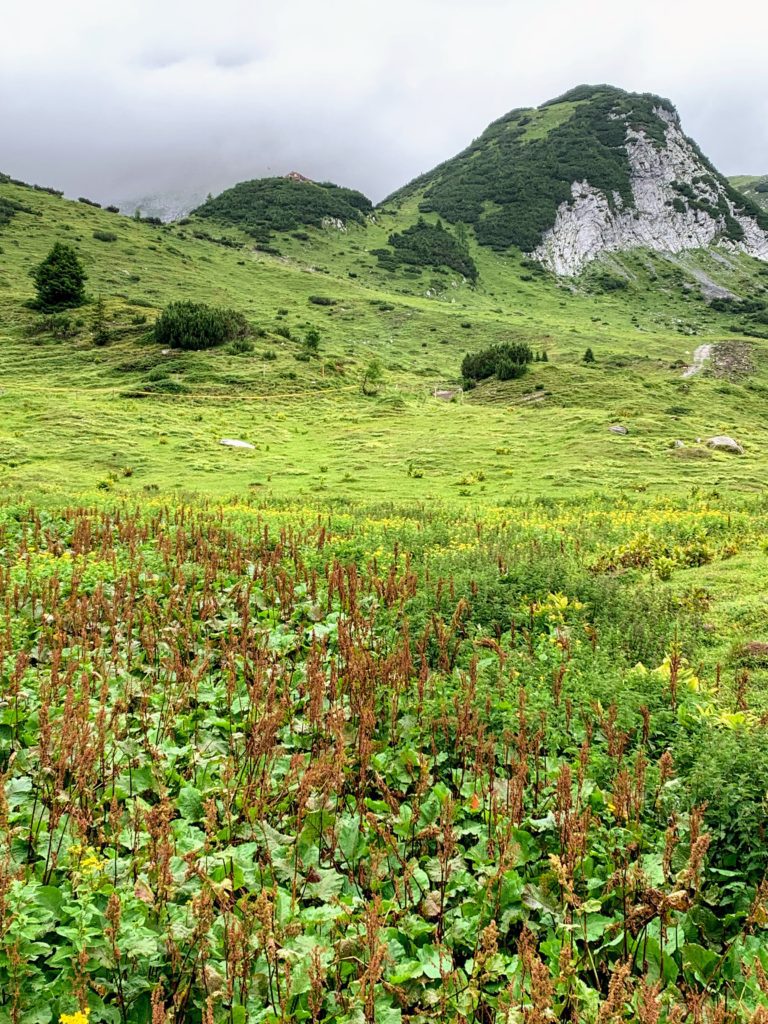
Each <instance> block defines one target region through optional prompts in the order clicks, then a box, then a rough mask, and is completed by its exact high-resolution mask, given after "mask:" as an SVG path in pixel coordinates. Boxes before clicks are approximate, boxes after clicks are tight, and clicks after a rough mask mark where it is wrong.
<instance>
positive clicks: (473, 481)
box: [0, 185, 768, 502]
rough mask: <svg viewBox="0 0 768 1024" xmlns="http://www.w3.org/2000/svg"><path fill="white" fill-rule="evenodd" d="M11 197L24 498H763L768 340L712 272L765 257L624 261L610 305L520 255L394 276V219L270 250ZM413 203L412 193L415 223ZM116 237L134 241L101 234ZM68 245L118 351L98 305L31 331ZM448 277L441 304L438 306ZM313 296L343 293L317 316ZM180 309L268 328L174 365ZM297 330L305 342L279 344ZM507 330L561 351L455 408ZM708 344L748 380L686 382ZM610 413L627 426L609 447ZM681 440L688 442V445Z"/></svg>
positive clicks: (11, 470)
mask: <svg viewBox="0 0 768 1024" xmlns="http://www.w3.org/2000/svg"><path fill="white" fill-rule="evenodd" d="M0 189H1V190H2V193H3V194H4V195H6V194H7V195H9V196H12V197H15V198H17V199H19V198H20V199H21V200H22V201H23V202H24V203H25V204H27V205H28V206H29V207H30V208H31V209H33V210H35V211H36V212H37V213H38V214H40V215H39V216H35V215H31V214H24V213H19V214H17V215H16V216H15V217H14V219H13V220H12V221H11V223H10V224H9V225H7V226H6V227H5V228H4V229H3V230H2V233H0V246H2V249H3V252H2V254H0V332H2V338H1V342H2V346H3V360H2V364H1V365H0V389H2V395H0V403H2V408H3V412H4V415H3V420H2V426H1V427H0V429H2V444H1V445H0V467H1V468H0V473H1V474H2V476H1V477H0V480H1V481H2V484H3V486H4V487H5V488H6V489H7V490H10V491H12V492H15V493H23V492H24V491H25V490H27V489H28V488H34V489H35V490H36V491H38V492H39V493H41V494H45V493H49V494H52V495H54V496H55V495H57V494H67V493H81V492H83V491H87V490H93V489H94V488H95V487H98V486H99V485H101V486H102V487H104V486H110V487H111V488H112V489H116V490H119V491H121V492H125V493H130V494H137V493H141V492H142V490H143V488H150V489H151V488H154V487H161V488H163V489H167V488H169V487H173V488H177V489H179V490H180V491H183V492H185V493H201V494H216V495H220V494H243V493H247V492H248V490H249V489H253V488H259V489H260V490H261V491H263V492H264V493H267V494H270V495H274V496H277V497H282V496H287V495H291V496H293V495H302V494H314V493H316V491H317V490H318V488H321V489H327V490H329V491H330V492H331V493H332V494H333V495H334V496H336V497H341V498H358V497H365V496H372V497H377V496H382V497H383V496H393V495H402V496H403V497H408V498H412V497H413V498H424V499H433V498H441V499H447V498H454V497H456V498H458V497H464V498H466V497H472V496H476V495H479V494H483V495H484V496H486V497H488V498H489V499H490V500H491V501H493V502H504V501H508V500H514V499H517V498H518V497H519V496H521V495H533V494H553V495H557V494H575V493H584V492H588V491H590V490H592V489H595V488H598V489H603V488H604V487H605V486H606V485H607V486H609V487H610V488H611V489H614V490H622V489H627V488H630V489H633V488H642V489H649V490H650V491H651V492H654V491H655V492H664V493H666V492H667V491H668V490H669V489H673V490H674V491H676V492H678V493H685V492H686V491H687V490H688V489H690V487H692V486H696V487H702V486H703V487H724V488H729V489H736V490H743V491H749V490H755V489H759V487H760V486H761V482H762V479H763V477H764V474H765V470H766V468H767V466H768V464H767V463H766V461H765V452H766V450H768V449H766V434H765V427H764V422H763V417H762V416H761V410H762V408H763V405H764V401H765V396H766V394H768V392H766V390H765V389H766V387H768V383H767V381H768V378H766V362H765V358H764V353H763V348H764V346H763V344H762V342H761V341H760V340H759V339H755V338H740V336H739V335H738V334H734V333H732V325H733V317H732V316H729V315H727V314H719V313H716V312H714V311H713V310H711V309H710V308H709V306H708V305H707V303H706V302H704V301H703V300H702V298H701V295H700V293H699V290H698V285H697V283H696V278H695V277H694V276H693V274H694V273H697V274H699V275H701V274H702V273H706V274H708V275H709V276H710V277H711V278H713V279H715V280H716V281H717V282H718V283H719V284H721V285H723V286H725V287H729V288H732V289H733V290H734V291H735V292H736V293H737V294H742V295H755V294H758V293H759V291H760V289H762V288H763V287H764V284H763V281H764V280H765V278H764V277H761V276H760V274H759V273H758V271H759V269H760V268H759V265H758V264H756V263H754V262H753V261H750V260H748V259H746V258H741V259H736V258H735V257H728V258H727V260H726V263H725V265H724V264H723V262H722V261H720V260H717V259H716V258H715V257H714V256H712V255H709V254H706V253H701V254H694V255H689V256H686V257H685V258H682V257H681V258H680V260H679V263H680V266H673V265H671V264H669V263H665V262H664V261H663V260H660V259H658V258H655V257H651V256H650V255H643V254H638V255H636V256H632V257H624V258H623V260H622V263H621V264H620V265H619V264H617V267H618V270H619V271H620V272H621V273H622V274H625V275H626V276H627V278H628V280H629V282H630V284H629V287H628V288H627V289H625V290H624V291H621V292H618V293H613V294H612V295H610V296H608V295H601V294H595V293H594V291H592V290H591V289H590V286H589V279H588V278H587V281H586V282H584V283H581V284H580V286H579V287H578V288H577V289H576V290H575V291H573V290H571V289H572V286H570V285H562V284H560V283H558V282H557V281H556V280H555V279H554V278H550V277H549V276H548V275H538V274H532V273H531V272H530V270H529V269H528V268H527V267H526V266H525V265H524V264H523V263H522V262H521V261H520V260H518V259H515V258H512V257H510V258H502V257H498V256H495V255H493V254H489V253H488V252H487V251H485V250H478V251H477V252H476V253H475V257H476V260H477V262H478V264H479V266H480V268H481V276H480V285H479V287H478V288H477V289H473V288H471V287H469V286H468V285H466V284H463V283H459V282H458V281H455V280H453V279H452V278H451V276H450V275H442V278H441V276H440V275H430V274H429V272H425V275H426V276H424V275H423V277H424V279H420V280H419V281H418V282H417V283H414V279H413V278H411V279H409V278H408V277H407V275H391V274H389V273H387V272H385V271H382V270H380V269H378V265H377V263H376V260H375V259H374V258H373V257H371V256H370V254H369V253H368V252H367V251H366V250H369V249H372V248H376V247H377V245H380V244H382V242H383V241H385V240H386V237H387V234H388V232H389V230H390V226H389V225H388V222H387V215H386V214H378V215H377V216H378V220H379V221H380V223H378V224H376V225H373V226H371V227H369V228H367V229H362V228H361V229H354V230H353V229H350V231H349V232H348V233H347V234H344V235H342V234H340V233H338V232H327V231H326V232H321V231H313V232H311V233H310V238H311V240H310V241H309V242H304V241H298V240H296V239H293V238H292V237H290V236H288V237H286V238H282V237H281V238H280V239H279V249H280V252H281V253H282V255H280V256H275V255H270V254H264V253H259V252H254V251H252V249H251V248H248V247H245V246H244V247H243V248H242V249H231V248H228V247H225V246H222V245H220V244H216V243H214V242H211V241H208V240H206V239H199V238H195V237H193V233H194V231H198V233H200V229H199V228H198V227H196V226H195V225H194V223H193V224H191V225H187V226H181V227H179V226H174V227H172V228H157V227H153V226H150V225H145V224H139V223H136V222H134V221H132V220H129V219H127V218H121V217H119V216H115V215H112V214H108V213H105V212H104V211H101V210H97V209H93V208H91V207H88V206H86V205H84V204H76V203H66V202H64V201H62V200H60V199H58V198H56V197H53V196H49V195H47V194H45V193H37V192H32V191H30V190H29V189H18V188H15V187H13V186H10V185H4V186H0ZM415 211H416V202H415V200H414V201H413V211H412V212H413V217H414V219H415V216H416V213H415ZM406 216H407V211H406ZM106 228H109V230H111V231H113V233H114V234H116V235H117V236H118V237H117V241H115V242H107V243H105V242H101V241H98V240H96V239H94V238H93V232H94V231H96V230H105V229H106ZM205 233H208V234H211V226H210V224H208V223H206V224H205ZM224 236H226V232H223V233H221V237H224ZM55 238H59V239H63V240H69V241H70V242H72V243H73V244H75V245H76V247H78V249H79V251H81V253H82V255H83V259H84V261H85V263H86V266H87V269H88V272H89V275H90V279H89V282H88V287H89V290H90V292H91V294H92V295H94V296H97V295H101V296H103V298H104V300H105V302H106V305H107V309H108V317H109V321H110V330H111V334H112V340H111V341H110V344H108V345H107V346H105V347H103V348H98V347H96V346H94V344H93V342H92V340H91V336H90V331H89V318H90V317H91V315H92V314H91V312H90V310H89V307H84V308H83V309H82V310H80V311H78V312H77V313H76V314H74V315H73V319H74V321H75V326H74V327H73V332H74V336H73V337H68V338H63V339H56V338H55V337H52V336H51V335H50V333H45V332H44V331H43V332H41V333H39V334H36V335H31V334H30V332H31V331H33V330H35V324H36V322H38V321H39V320H40V318H39V317H38V316H37V315H36V314H34V313H33V312H32V311H30V310H27V309H26V308H25V307H24V305H23V302H24V300H26V299H28V298H29V297H30V296H31V294H32V289H31V282H30V281H29V280H28V277H27V271H28V270H29V269H30V267H31V266H32V265H34V264H35V263H36V262H38V261H39V260H40V259H41V258H42V256H43V255H45V253H46V252H47V250H48V248H49V247H50V244H51V242H52V241H53V240H54V239H55ZM241 241H244V239H241ZM276 244H277V243H276ZM350 267H356V268H357V269H356V270H353V271H352V272H353V273H357V274H358V277H357V278H355V279H352V278H350V277H349V276H348V268H350ZM686 275H688V276H686ZM432 276H434V277H435V278H436V279H437V280H434V281H433V280H431V277H432ZM652 277H655V280H652ZM681 281H683V282H684V283H688V284H689V285H692V287H691V288H690V290H688V291H686V290H685V289H684V288H682V287H681V285H680V282H681ZM430 285H434V290H435V292H436V295H435V297H432V298H427V297H425V293H426V291H431V290H432V289H431V288H430V287H429V286H430ZM454 285H455V287H454ZM438 289H440V290H438ZM313 296H318V297H325V298H330V299H332V300H333V301H334V302H335V303H336V304H335V305H332V306H327V307H323V306H319V305H315V304H313V303H311V302H310V301H309V300H310V298H311V297H313ZM175 298H193V299H200V300H206V301H210V302H213V303H220V304H227V305H234V306H235V307H236V308H238V309H241V310H242V311H243V312H245V313H246V315H247V316H248V318H249V320H250V321H251V322H252V324H253V325H254V327H256V328H258V329H260V330H261V331H263V332H264V336H263V337H258V338H256V339H255V348H254V352H253V353H252V354H250V355H245V356H243V355H239V356H238V355H232V354H229V353H228V352H227V351H226V350H218V351H214V352H208V353H182V354H177V355H173V356H164V355H162V354H161V353H160V351H159V350H158V347H157V346H156V345H155V344H154V343H153V342H152V341H151V340H148V338H147V335H148V326H147V325H149V324H151V322H152V319H153V318H154V315H155V313H156V311H157V310H158V309H160V308H162V306H163V305H165V303H166V302H168V301H170V300H172V299H175ZM281 311H284V312H281ZM145 317H146V321H145V322H143V318H145ZM136 321H142V322H136ZM310 326H314V327H316V328H317V329H318V330H319V332H320V334H321V339H322V340H321V346H320V354H319V358H317V359H312V360H310V361H309V362H301V361H299V360H297V358H296V357H297V355H300V352H301V344H300V341H301V338H302V337H303V335H304V334H305V333H306V330H307V329H308V328H309V327H310ZM285 328H287V329H288V332H289V333H290V335H291V336H292V338H293V339H296V340H287V339H285V338H282V337H280V336H279V335H278V334H277V333H276V332H277V331H278V330H279V329H283V330H284V329H285ZM509 339H524V340H526V341H528V342H529V343H530V344H531V346H532V347H533V348H534V349H535V350H536V351H542V350H546V351H547V354H548V357H549V362H548V363H544V364H534V366H533V367H532V369H531V371H530V372H529V374H528V375H527V376H526V377H525V378H524V379H523V380H522V381H517V382H512V383H509V384H507V385H503V386H495V387H494V386H491V387H481V388H479V389H478V390H477V391H475V392H473V393H471V394H468V395H466V396H465V397H464V399H463V400H462V401H460V402H455V403H450V404H447V403H444V402H442V401H441V400H439V399H436V398H434V397H433V391H434V389H435V387H437V386H440V385H443V386H449V387H451V386H453V385H454V384H455V383H456V382H457V381H458V380H459V366H460V363H461V358H462V356H463V354H464V353H465V352H466V351H468V350H471V349H472V348H478V347H482V346H483V345H487V344H489V343H493V342H497V341H500V340H509ZM705 342H711V343H714V344H720V345H723V346H725V348H724V351H725V352H726V353H727V351H728V347H729V346H730V347H732V346H733V344H734V342H737V343H738V342H741V343H742V345H746V346H748V348H747V349H745V351H746V352H747V353H748V363H751V369H750V372H748V373H742V374H741V375H739V374H736V375H734V374H731V375H728V374H727V373H726V375H725V376H723V375H717V374H713V373H712V372H711V366H710V367H709V368H707V369H706V370H705V372H703V373H702V374H701V375H700V376H698V377H696V378H693V379H690V380H682V379H681V374H682V367H683V366H684V365H685V363H686V362H688V361H689V360H690V359H691V358H692V352H693V350H694V348H695V347H696V346H697V345H699V344H702V343H705ZM587 347H591V348H592V349H593V351H594V352H595V355H596V360H597V362H596V363H595V364H594V365H593V366H591V367H588V366H585V365H584V364H583V363H582V362H581V357H582V355H583V353H584V351H585V350H586V348H587ZM265 355H267V356H268V358H264V357H265ZM374 357H375V358H379V359H380V360H381V361H382V364H383V366H384V381H383V384H382V387H381V390H380V393H379V394H378V396H376V397H374V398H366V397H364V396H363V395H362V394H361V389H360V379H361V375H362V372H363V369H364V367H365V366H366V364H367V363H368V362H369V361H370V359H371V358H374ZM542 392H543V394H542ZM129 396H136V397H129ZM142 396H143V397H142ZM531 396H533V398H532V397H531ZM150 399H151V400H150ZM614 422H621V423H623V424H625V425H626V426H627V428H628V429H629V434H628V435H627V436H626V437H617V436H615V435H612V434H610V433H609V431H608V427H609V426H610V425H611V424H612V423H614ZM723 433H725V434H730V435H732V436H735V437H736V438H737V439H738V440H739V441H740V442H741V443H742V444H743V445H744V447H745V450H746V455H745V456H744V457H743V458H740V459H738V458H733V457H730V456H727V455H722V454H719V453H718V454H710V453H707V452H705V451H703V450H701V448H700V446H697V445H696V438H704V439H706V438H708V437H710V436H712V435H714V434H723ZM226 436H235V437H242V438H244V439H245V440H249V441H250V442H251V443H253V444H254V445H256V446H257V448H256V450H255V451H253V452H245V451H226V450H224V449H222V448H221V447H220V446H219V444H218V442H219V440H220V439H221V438H222V437H226ZM308 439H310V440H311V443H308ZM678 439H679V440H683V441H684V442H685V443H686V445H687V446H688V449H689V450H688V451H686V452H684V453H682V452H681V451H674V450H673V448H672V445H673V443H674V441H675V440H678ZM126 469H129V470H131V471H132V472H131V475H130V476H125V475H123V474H124V471H125V470H126ZM414 470H417V471H418V472H419V473H420V474H421V475H418V476H414V473H413V471H414Z"/></svg>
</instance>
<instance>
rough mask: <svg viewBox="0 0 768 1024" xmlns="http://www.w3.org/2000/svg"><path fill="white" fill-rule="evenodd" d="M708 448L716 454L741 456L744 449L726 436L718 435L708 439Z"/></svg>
mask: <svg viewBox="0 0 768 1024" xmlns="http://www.w3.org/2000/svg"><path fill="white" fill-rule="evenodd" d="M707 447H708V448H714V449H715V451H718V452H730V453H731V454H732V455H743V454H744V449H743V448H742V447H741V445H740V444H739V442H738V441H735V440H734V439H733V438H732V437H728V436H727V435H726V434H718V435H717V436H716V437H710V439H709V440H708V441H707Z"/></svg>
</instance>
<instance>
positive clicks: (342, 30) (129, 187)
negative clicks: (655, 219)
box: [0, 0, 768, 201]
mask: <svg viewBox="0 0 768 1024" xmlns="http://www.w3.org/2000/svg"><path fill="white" fill-rule="evenodd" d="M731 14H732V15H733V20H732V21H730V20H729V17H730V15H731ZM767 39H768V2H766V0H742V2H741V3H740V4H738V5H735V4H734V5H732V6H722V5H720V4H718V5H717V6H716V5H715V4H714V3H713V2H712V0H709V2H707V0H696V2H693V0H644V2H642V3H631V4H630V3H627V2H626V0H580V2H573V0H205V2H202V0H34V2H31V0H0V170H3V171H6V172H7V173H10V174H12V175H14V176H16V177H20V178H22V179H24V180H28V181H34V182H38V183H41V184H47V185H53V186H56V187H58V188H63V189H64V190H65V192H66V193H67V194H68V195H73V196H79V195H85V196H89V197H92V198H95V199H99V200H101V201H110V200H112V201H114V200H115V199H127V198H134V197H135V198H138V197H139V196H142V195H144V194H153V193H163V192H182V193H183V192H186V191H192V192H200V191H203V192H205V191H208V190H212V191H214V192H216V191H220V190H221V189H222V188H224V187H226V186H227V185H229V184H233V183H234V182H235V181H238V180H242V179H243V178H252V177H260V176H262V175H267V174H285V173H287V172H288V171H290V170H298V171H301V172H302V173H304V174H306V175H308V176H309V177H312V178H315V179H318V180H333V181H336V182H338V183H340V184H344V185H350V186H353V187H356V188H360V189H361V190H362V191H364V192H366V193H367V194H368V195H370V196H371V197H372V198H373V199H375V200H378V199H381V198H383V197H384V196H385V195H386V194H387V193H389V192H390V191H392V190H393V189H395V188H397V187H398V186H399V185H401V184H403V183H404V182H406V181H407V180H409V179H410V178H412V177H414V176H415V175H417V174H419V173H421V172H422V171H425V170H428V169H429V168H430V167H432V166H433V165H434V164H435V163H438V162H439V161H440V160H443V159H445V158H447V157H449V156H452V155H453V154H454V153H456V152H457V151H458V150H460V149H462V148H463V147H464V146H465V145H466V144H467V143H468V142H469V141H470V140H471V139H472V138H473V137H475V136H477V135H479V134H480V132H481V131H482V130H483V128H484V127H485V126H486V125H487V124H488V122H489V121H491V120H493V119H494V118H496V117H498V116H500V115H501V114H503V113H505V112H506V111H507V110H510V109H511V108H513V107H519V106H532V105H536V104H538V103H541V102H543V101H545V100H547V99H549V98H551V97H552V96H556V95H558V94H560V93H562V92H564V91H565V90H567V89H569V88H571V87H572V86H574V85H577V84H579V83H582V82H610V83H612V84H615V85H618V86H621V87H623V88H626V89H632V90H639V91H651V92H656V93H660V94H662V95H666V96H669V97H670V98H671V99H672V100H673V101H674V102H675V103H676V104H677V107H678V109H679V110H680V113H681V115H682V117H683V125H684V127H685V129H686V131H687V132H688V134H689V135H692V136H693V137H694V138H696V139H697V141H698V142H699V143H700V145H701V146H702V148H703V149H704V151H705V152H706V153H707V154H708V155H709V156H710V157H711V158H712V159H713V160H714V162H715V164H716V165H717V166H718V167H719V168H720V169H721V170H723V171H724V172H725V173H727V174H738V173H755V174H756V173H768V59H766V58H767V54H768V44H767V43H766V40H767Z"/></svg>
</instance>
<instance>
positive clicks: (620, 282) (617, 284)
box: [589, 270, 629, 295]
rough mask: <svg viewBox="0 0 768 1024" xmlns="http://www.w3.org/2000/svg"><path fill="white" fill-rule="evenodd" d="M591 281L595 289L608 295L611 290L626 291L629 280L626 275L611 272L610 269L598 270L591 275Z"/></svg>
mask: <svg viewBox="0 0 768 1024" xmlns="http://www.w3.org/2000/svg"><path fill="white" fill-rule="evenodd" d="M589 283H590V286H591V288H592V290H593V291H595V292H599V293H601V294H603V295H607V294H609V293H610V292H620V291H626V290H627V288H628V287H629V281H627V279H626V277H620V276H619V275H618V274H611V273H610V271H608V270H598V271H597V272H595V273H593V274H591V275H590V278H589Z"/></svg>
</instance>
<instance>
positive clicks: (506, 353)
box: [461, 342, 533, 384]
mask: <svg viewBox="0 0 768 1024" xmlns="http://www.w3.org/2000/svg"><path fill="white" fill-rule="evenodd" d="M532 362H533V352H532V350H531V348H530V346H529V345H526V344H524V343H521V342H504V343H503V344H501V345H491V346H490V348H484V349H481V350H480V351H479V352H471V353H467V355H465V356H464V359H463V360H462V363H461V375H462V377H463V378H464V380H465V381H467V382H468V383H470V384H471V383H476V382H477V381H480V380H487V379H488V378H489V377H494V376H495V377H497V378H498V379H499V380H515V379H517V378H518V377H522V376H523V374H524V373H525V371H526V369H527V368H528V364H529V363H532Z"/></svg>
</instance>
